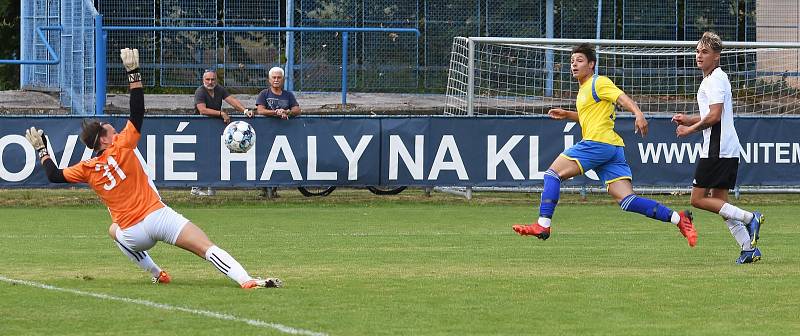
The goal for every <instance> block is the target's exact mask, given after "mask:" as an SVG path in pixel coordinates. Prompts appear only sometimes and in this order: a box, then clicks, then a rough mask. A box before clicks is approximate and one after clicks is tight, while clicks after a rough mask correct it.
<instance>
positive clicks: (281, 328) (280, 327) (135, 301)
mask: <svg viewBox="0 0 800 336" xmlns="http://www.w3.org/2000/svg"><path fill="white" fill-rule="evenodd" d="M0 281H3V282H8V283H12V284H18V285H25V286H30V287H36V288H41V289H47V290H52V291H57V292H65V293H71V294H75V295H80V296H89V297H93V298H96V299H101V300H111V301H119V302H125V303H133V304H138V305H142V306H147V307H152V308H158V309H163V310H174V311H180V312H184V313H189V314H195V315H201V316H205V317H211V318H216V319H220V320H227V321H234V322H242V323H246V324H249V325H251V326H254V327H260V328H269V329H275V330H278V331H281V332H284V333H287V334H292V335H308V336H327V334H325V333H320V332H316V331H310V330H303V329H298V328H292V327H289V326H285V325H282V324H278V323H272V322H264V321H259V320H251V319H246V318H241V317H236V316H233V315H229V314H223V313H217V312H213V311H208V310H199V309H191V308H185V307H179V306H173V305H168V304H164V303H157V302H152V301H147V300H139V299H130V298H125V297H119V296H113V295H108V294H100V293H92V292H84V291H80V290H77V289H70V288H60V287H55V286H50V285H45V284H41V283H37V282H32V281H26V280H17V279H9V278H6V277H4V276H2V275H0Z"/></svg>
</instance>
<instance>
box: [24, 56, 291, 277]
mask: <svg viewBox="0 0 800 336" xmlns="http://www.w3.org/2000/svg"><path fill="white" fill-rule="evenodd" d="M120 57H121V58H122V61H123V63H124V65H125V69H126V70H127V73H128V81H129V82H130V85H129V86H130V95H131V97H130V108H131V114H130V117H129V119H128V122H127V123H126V125H125V128H124V129H123V130H122V131H121V132H119V133H117V131H116V129H114V126H112V125H111V124H109V123H105V122H99V121H96V120H88V121H84V123H83V125H82V131H81V141H83V143H84V144H85V145H86V146H87V147H88V148H91V149H93V150H94V151H95V153H94V156H93V157H92V158H90V159H88V160H84V161H82V162H79V163H77V164H75V165H73V166H71V167H68V168H66V169H63V170H62V169H59V168H58V167H56V165H55V163H54V162H53V160H52V159H51V158H50V155H49V153H48V152H47V146H46V144H47V137H46V136H45V135H44V132H43V131H42V130H37V129H36V128H34V127H31V128H30V129H29V130H27V131H26V132H25V137H26V138H27V139H28V141H29V142H30V143H31V145H33V148H34V149H36V151H37V153H38V155H39V158H40V160H41V163H42V166H43V167H44V169H45V171H46V173H47V178H48V179H49V180H50V181H51V182H53V183H87V184H88V185H89V187H90V188H91V189H92V190H94V192H95V193H97V196H99V197H100V199H101V200H102V201H103V203H104V204H105V205H106V206H107V207H108V211H109V213H110V214H111V220H112V222H113V223H112V224H111V226H110V227H109V229H108V234H109V235H110V236H111V239H113V240H114V241H115V242H116V244H117V247H119V249H120V250H121V251H122V253H124V254H125V255H126V256H128V258H130V259H131V261H133V262H135V263H136V264H137V265H138V266H139V267H140V268H142V269H144V270H145V271H148V272H150V273H151V274H152V275H153V282H155V283H169V282H170V281H171V279H170V276H169V275H168V274H167V273H166V272H164V271H163V270H162V269H161V268H160V267H159V266H158V265H157V264H156V263H155V262H154V261H153V259H152V258H151V257H150V255H149V254H148V253H147V250H149V249H150V248H151V247H153V246H154V245H155V244H156V242H157V241H162V242H165V243H168V244H171V245H175V246H178V247H180V248H182V249H185V250H187V251H190V252H192V253H194V254H196V255H198V256H199V257H201V258H204V259H206V260H208V261H209V262H210V263H212V264H213V265H214V266H215V267H216V268H217V269H218V270H219V271H220V272H222V273H223V274H225V275H226V276H228V277H229V278H231V279H232V280H234V281H236V282H237V283H238V284H239V285H240V286H241V287H242V288H260V287H280V286H281V285H282V283H281V281H280V280H279V279H277V278H266V279H259V278H253V277H251V276H250V275H249V274H248V273H247V271H245V270H244V268H243V267H242V265H240V264H239V262H237V261H236V259H234V258H233V257H232V256H231V255H230V254H228V252H226V251H225V250H223V249H221V248H219V247H217V246H216V245H215V244H214V243H213V242H211V240H209V239H208V236H206V234H205V232H203V230H201V229H200V228H199V227H197V226H196V225H194V224H193V223H192V222H190V221H189V220H188V219H186V218H185V217H183V216H182V215H181V214H179V213H177V212H175V211H174V210H172V208H170V207H169V206H167V205H166V204H164V202H162V201H161V197H160V196H159V194H158V191H157V190H156V188H155V186H154V185H153V183H152V181H151V180H150V178H149V177H148V176H147V174H146V173H145V170H144V167H143V163H142V162H141V161H140V160H139V159H138V157H137V156H136V153H135V152H134V150H135V149H136V144H137V143H138V142H139V138H140V137H141V129H142V122H143V121H144V93H143V91H142V82H141V78H142V76H141V73H140V72H139V51H138V50H136V49H127V48H126V49H122V50H120Z"/></svg>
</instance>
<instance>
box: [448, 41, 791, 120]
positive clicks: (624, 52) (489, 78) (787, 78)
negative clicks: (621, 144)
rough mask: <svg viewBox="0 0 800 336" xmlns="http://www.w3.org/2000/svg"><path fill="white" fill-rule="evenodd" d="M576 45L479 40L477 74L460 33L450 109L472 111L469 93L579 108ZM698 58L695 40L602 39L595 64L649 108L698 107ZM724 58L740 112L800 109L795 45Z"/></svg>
mask: <svg viewBox="0 0 800 336" xmlns="http://www.w3.org/2000/svg"><path fill="white" fill-rule="evenodd" d="M572 47H573V46H567V45H523V44H509V43H476V44H475V56H474V70H473V73H474V77H473V78H472V79H471V78H470V76H469V73H470V67H469V45H468V40H467V39H466V38H456V39H455V40H454V43H453V49H452V53H451V61H450V69H449V74H448V85H447V107H446V113H447V114H451V115H468V114H469V113H470V111H469V105H470V104H469V103H470V100H471V101H472V106H473V108H472V111H473V112H474V114H492V115H532V114H546V113H547V111H548V110H549V109H550V108H554V107H561V108H566V109H570V110H575V98H576V96H577V93H578V83H577V81H576V80H575V79H573V78H572V75H571V73H570V64H569V59H570V54H571V49H572ZM694 58H695V51H694V47H644V46H642V47H613V46H604V47H598V48H597V69H598V73H599V74H601V75H605V76H608V77H609V78H610V79H611V80H612V81H614V83H615V84H616V85H617V86H618V87H620V89H622V90H623V91H625V93H626V94H627V95H628V96H630V97H631V98H633V99H634V100H635V101H636V102H637V103H638V104H639V106H640V108H641V109H642V111H643V112H644V113H645V114H647V115H650V116H653V115H670V114H673V113H677V112H683V113H687V112H688V113H693V112H696V111H697V104H696V101H695V95H696V93H697V88H698V87H699V85H700V82H701V81H702V72H701V71H700V70H699V69H697V66H696V64H695V60H694ZM720 64H721V67H722V69H723V70H724V71H725V72H726V73H727V74H728V77H729V79H730V82H731V87H732V91H733V99H734V109H735V110H734V113H736V114H737V115H787V114H800V104H798V102H800V100H799V98H800V82H799V81H798V71H797V69H798V50H797V49H785V48H761V49H744V48H740V49H737V48H726V49H725V50H723V53H722V57H721V60H720ZM470 87H472V89H471V90H470ZM470 92H472V93H473V96H472V99H470ZM618 112H619V111H618Z"/></svg>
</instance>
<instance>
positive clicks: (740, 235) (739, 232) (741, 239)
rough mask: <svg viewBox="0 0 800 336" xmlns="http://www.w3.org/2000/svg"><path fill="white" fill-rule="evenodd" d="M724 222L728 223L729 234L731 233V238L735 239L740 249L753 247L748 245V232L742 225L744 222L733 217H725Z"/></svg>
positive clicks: (745, 249)
mask: <svg viewBox="0 0 800 336" xmlns="http://www.w3.org/2000/svg"><path fill="white" fill-rule="evenodd" d="M725 223H726V224H728V229H729V230H731V235H733V238H734V239H736V242H737V243H739V246H740V247H741V248H742V251H750V250H752V249H753V247H752V246H750V233H748V232H747V228H746V227H744V223H742V222H740V221H738V220H735V219H727V220H725Z"/></svg>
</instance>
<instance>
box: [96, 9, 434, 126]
mask: <svg viewBox="0 0 800 336" xmlns="http://www.w3.org/2000/svg"><path fill="white" fill-rule="evenodd" d="M98 22H100V23H99V24H98V27H96V29H97V30H98V31H99V30H102V31H103V32H110V31H152V32H165V31H170V32H179V31H180V32H182V31H199V32H338V33H342V84H341V85H342V89H341V91H342V106H345V105H346V104H347V63H348V61H347V57H348V55H347V46H348V39H349V33H374V32H384V33H400V34H403V33H407V34H411V33H413V34H415V35H416V37H417V38H419V36H420V32H419V30H418V29H416V28H377V27H376V28H365V27H362V28H355V27H152V26H107V27H101V25H102V19H101V20H100V21H98ZM98 36H103V40H104V41H102V42H101V41H99V40H98V42H97V46H96V48H97V50H96V53H97V55H98V57H97V108H96V114H98V115H102V114H103V107H104V106H105V92H106V85H107V84H106V60H105V54H106V42H105V36H106V34H98ZM131 47H136V46H131ZM99 55H103V58H102V59H101V58H100V57H99ZM293 58H294V54H293V51H290V52H289V54H287V59H293ZM293 64H294V63H293V62H287V63H286V69H285V73H287V74H291V73H293V71H294V69H293V68H292V67H293V66H294V65H293ZM417 66H419V65H417ZM290 84H291V82H290ZM287 89H290V90H291V89H292V87H291V85H289V87H287ZM101 99H102V104H101Z"/></svg>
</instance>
